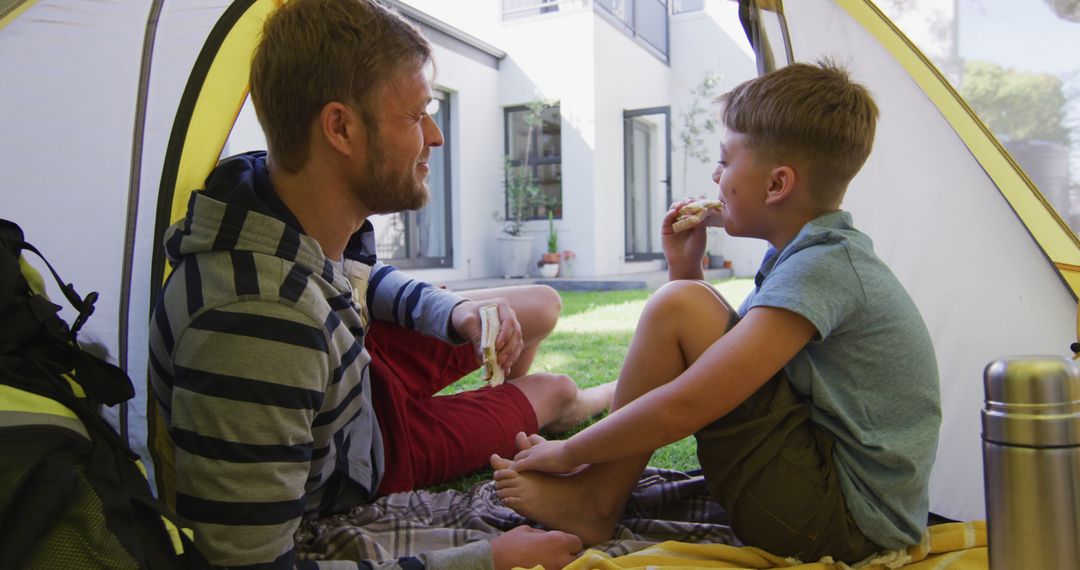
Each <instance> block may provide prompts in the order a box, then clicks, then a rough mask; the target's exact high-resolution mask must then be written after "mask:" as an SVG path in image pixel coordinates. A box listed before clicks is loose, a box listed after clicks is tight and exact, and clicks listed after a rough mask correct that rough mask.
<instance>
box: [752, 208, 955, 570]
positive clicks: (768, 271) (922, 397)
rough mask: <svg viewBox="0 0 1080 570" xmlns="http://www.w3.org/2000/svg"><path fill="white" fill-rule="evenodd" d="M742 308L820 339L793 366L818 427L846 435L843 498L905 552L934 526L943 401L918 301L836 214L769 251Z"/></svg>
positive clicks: (837, 453) (871, 533) (839, 463)
mask: <svg viewBox="0 0 1080 570" xmlns="http://www.w3.org/2000/svg"><path fill="white" fill-rule="evenodd" d="M756 284H757V287H756V288H755V289H754V291H753V292H752V293H751V294H750V296H749V297H748V298H747V299H746V301H745V302H744V303H743V305H742V307H741V308H740V309H739V314H740V315H745V314H746V313H747V312H748V311H750V310H752V309H753V308H754V307H762V306H765V307H779V308H783V309H787V310H789V311H793V312H795V313H798V314H799V315H802V316H803V317H805V318H806V319H807V320H809V321H810V322H811V323H813V325H814V327H816V328H817V335H815V336H814V338H813V339H811V341H810V342H809V343H808V344H807V345H806V347H805V348H803V349H802V350H801V351H799V353H798V354H796V355H795V357H794V358H792V359H791V361H790V362H789V363H788V364H787V365H786V366H785V367H784V370H785V371H786V372H787V375H788V378H790V380H791V384H792V387H793V389H794V390H795V392H796V393H798V394H800V395H801V396H802V397H804V398H806V400H807V401H808V402H809V404H810V407H811V416H810V418H811V420H812V421H813V422H815V423H816V424H817V425H819V426H821V427H822V428H824V429H825V430H827V431H828V432H829V433H831V434H832V435H833V436H835V438H836V446H835V448H834V452H833V453H834V460H835V463H836V468H837V474H838V476H839V479H840V487H841V489H842V491H843V493H844V499H845V501H846V503H847V506H848V509H849V510H850V511H851V514H852V516H853V517H854V518H855V522H856V523H857V524H858V525H859V528H860V529H861V530H862V531H863V533H864V534H865V535H866V536H867V537H868V538H870V539H871V540H873V541H874V542H876V543H878V544H879V545H881V546H883V547H885V548H889V549H898V548H902V547H904V546H907V545H911V544H915V543H917V542H919V540H920V539H921V538H922V533H923V530H924V529H925V528H926V517H927V511H928V509H929V495H928V489H927V487H928V483H929V478H930V469H931V467H932V466H933V462H934V456H935V454H936V452H937V442H938V430H939V428H940V425H941V397H940V394H939V389H938V370H937V361H936V359H935V357H934V348H933V345H932V344H931V341H930V334H929V332H928V331H927V330H926V324H925V323H924V322H923V320H922V317H921V316H920V315H919V311H918V309H917V308H916V307H915V303H914V302H913V301H912V300H911V297H910V296H908V294H907V291H905V290H904V288H903V286H902V285H901V284H900V282H899V281H898V280H897V279H896V276H894V275H893V273H892V271H890V270H889V268H888V267H886V265H885V264H884V263H883V262H882V261H881V260H880V259H878V257H877V255H875V254H874V249H873V243H872V242H871V240H870V238H869V237H867V236H866V235H865V234H863V233H862V232H860V231H859V230H857V229H855V228H854V227H853V226H852V224H851V215H850V214H848V213H847V212H843V211H837V212H831V213H828V214H825V215H823V216H821V217H819V218H817V219H815V220H813V221H812V222H810V223H808V224H806V226H804V227H803V228H802V230H801V231H800V232H799V234H798V235H797V236H796V237H795V239H794V240H792V241H791V243H789V244H788V245H787V246H786V247H785V248H784V249H783V250H782V251H779V252H777V251H776V250H775V248H769V251H768V252H767V253H766V255H765V260H764V261H763V262H762V264H761V269H760V270H759V271H758V274H757V277H756Z"/></svg>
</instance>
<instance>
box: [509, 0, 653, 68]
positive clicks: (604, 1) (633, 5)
mask: <svg viewBox="0 0 1080 570" xmlns="http://www.w3.org/2000/svg"><path fill="white" fill-rule="evenodd" d="M590 4H592V5H593V6H595V10H596V13H597V14H600V15H601V16H603V17H604V19H606V20H608V21H610V22H611V23H612V24H613V25H614V26H616V27H617V28H619V29H621V30H623V32H625V33H626V34H627V35H628V36H630V37H631V38H634V39H635V40H636V41H637V42H638V43H640V44H641V45H642V46H643V47H645V48H646V49H647V50H648V51H649V52H651V53H652V54H653V55H655V56H657V57H658V58H660V59H661V60H663V61H664V62H665V63H666V62H667V61H668V0H503V19H504V20H510V19H514V18H521V17H526V16H537V15H541V14H549V13H553V12H560V11H564V10H571V9H580V8H584V7H588V6H589V5H590Z"/></svg>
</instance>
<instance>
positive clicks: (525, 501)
mask: <svg viewBox="0 0 1080 570" xmlns="http://www.w3.org/2000/svg"><path fill="white" fill-rule="evenodd" d="M518 441H519V443H521V436H519V440H518ZM525 442H526V443H528V444H529V445H530V446H531V445H532V443H529V442H528V440H527V439H526V440H525ZM491 467H492V468H493V469H495V488H496V489H497V490H498V495H499V498H500V499H501V500H502V502H503V504H504V505H506V506H507V507H510V508H511V509H513V510H514V511H515V512H517V513H518V514H520V515H521V516H523V517H525V518H527V519H529V520H532V521H536V522H538V523H541V524H543V525H546V526H548V527H550V528H553V529H555V530H561V531H564V532H569V533H571V534H574V535H576V536H578V537H579V538H581V541H582V542H583V543H585V545H586V546H591V545H594V544H597V543H600V542H604V541H605V540H609V539H610V538H611V536H612V533H613V532H614V530H615V522H616V521H617V520H618V517H619V513H618V510H617V509H612V508H605V506H603V505H601V504H600V502H599V501H598V499H597V497H596V496H595V495H596V494H595V491H594V490H593V488H592V485H590V484H589V483H588V481H587V479H588V476H587V471H588V469H587V468H586V469H584V470H582V471H578V472H576V473H574V474H571V475H549V474H547V473H536V472H526V473H518V472H517V471H514V470H513V469H510V460H509V459H504V458H502V457H499V456H498V455H492V456H491Z"/></svg>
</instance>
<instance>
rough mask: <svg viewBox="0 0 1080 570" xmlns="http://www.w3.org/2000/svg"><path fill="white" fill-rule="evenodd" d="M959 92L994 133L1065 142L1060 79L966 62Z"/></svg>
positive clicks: (1066, 131) (1064, 97) (1065, 99)
mask: <svg viewBox="0 0 1080 570" xmlns="http://www.w3.org/2000/svg"><path fill="white" fill-rule="evenodd" d="M960 94H961V95H963V96H964V99H965V100H966V101H967V102H968V103H969V104H970V105H971V108H972V109H974V110H975V112H976V113H978V115H979V117H980V118H981V119H982V120H983V121H985V122H986V126H988V127H990V130H992V131H993V132H994V133H996V134H998V135H1002V136H1004V137H1006V138H1007V139H1009V140H1025V139H1032V140H1044V141H1050V142H1056V143H1061V144H1064V145H1068V144H1069V142H1070V141H1069V127H1068V125H1067V124H1066V109H1067V105H1068V103H1069V99H1068V97H1067V95H1066V93H1065V89H1064V85H1063V83H1062V81H1061V78H1059V77H1057V76H1055V75H1052V74H1049V73H1032V72H1025V71H1018V70H1015V69H1009V68H1006V67H1002V66H1000V65H997V64H995V63H988V62H985V61H968V62H967V65H966V66H965V67H964V78H963V81H962V83H961V86H960Z"/></svg>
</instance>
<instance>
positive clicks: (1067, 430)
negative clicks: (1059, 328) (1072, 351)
mask: <svg viewBox="0 0 1080 570" xmlns="http://www.w3.org/2000/svg"><path fill="white" fill-rule="evenodd" d="M983 379H984V387H985V390H986V407H985V408H984V409H983V412H982V419H983V439H985V440H987V441H990V442H996V443H1001V444H1008V445H1021V446H1030V447H1064V446H1073V445H1080V367H1078V366H1077V365H1076V363H1075V362H1073V361H1072V360H1069V359H1067V358H1063V357H1057V356H1016V357H1008V358H1002V359H999V360H995V361H993V362H991V363H990V364H988V365H987V366H986V370H985V372H984V375H983Z"/></svg>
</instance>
